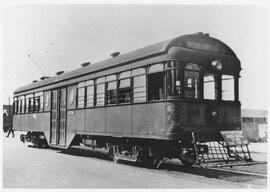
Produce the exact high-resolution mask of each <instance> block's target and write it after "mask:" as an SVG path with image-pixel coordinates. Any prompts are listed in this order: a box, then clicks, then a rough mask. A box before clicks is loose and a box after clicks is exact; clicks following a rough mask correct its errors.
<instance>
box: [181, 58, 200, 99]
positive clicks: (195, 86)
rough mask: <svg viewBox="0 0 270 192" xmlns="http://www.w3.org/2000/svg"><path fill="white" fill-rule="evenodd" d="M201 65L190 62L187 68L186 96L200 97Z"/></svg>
mask: <svg viewBox="0 0 270 192" xmlns="http://www.w3.org/2000/svg"><path fill="white" fill-rule="evenodd" d="M199 72H200V67H199V66H198V65H197V64H194V63H189V64H187V65H186V69H185V78H184V79H185V83H184V85H185V86H184V92H185V97H186V98H194V99H198V98H199V87H200V86H199V76H200V75H199V74H200V73H199Z"/></svg>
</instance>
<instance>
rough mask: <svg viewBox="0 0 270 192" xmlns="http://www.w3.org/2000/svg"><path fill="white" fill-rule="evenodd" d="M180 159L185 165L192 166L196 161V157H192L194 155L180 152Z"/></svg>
mask: <svg viewBox="0 0 270 192" xmlns="http://www.w3.org/2000/svg"><path fill="white" fill-rule="evenodd" d="M179 159H180V161H181V162H182V163H183V164H184V165H185V166H189V167H190V166H192V165H194V163H195V159H194V158H193V157H192V155H189V154H188V153H187V154H183V153H180V154H179Z"/></svg>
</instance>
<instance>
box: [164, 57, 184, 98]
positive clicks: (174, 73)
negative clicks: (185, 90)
mask: <svg viewBox="0 0 270 192" xmlns="http://www.w3.org/2000/svg"><path fill="white" fill-rule="evenodd" d="M166 76H167V94H168V97H175V96H180V95H181V74H180V69H179V68H178V63H177V62H174V61H171V62H169V63H167V71H166Z"/></svg>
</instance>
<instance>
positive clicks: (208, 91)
mask: <svg viewBox="0 0 270 192" xmlns="http://www.w3.org/2000/svg"><path fill="white" fill-rule="evenodd" d="M217 95H218V94H217V77H216V75H213V74H204V77H203V98H204V99H211V100H217Z"/></svg>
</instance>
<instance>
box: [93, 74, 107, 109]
mask: <svg viewBox="0 0 270 192" xmlns="http://www.w3.org/2000/svg"><path fill="white" fill-rule="evenodd" d="M101 85H103V86H104V88H103V92H102V93H99V94H98V86H101ZM105 85H106V81H105V77H99V78H97V79H96V80H95V106H96V107H104V106H105V96H106V86H105ZM101 94H103V103H102V104H99V103H98V99H99V98H102V97H98V95H101Z"/></svg>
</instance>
